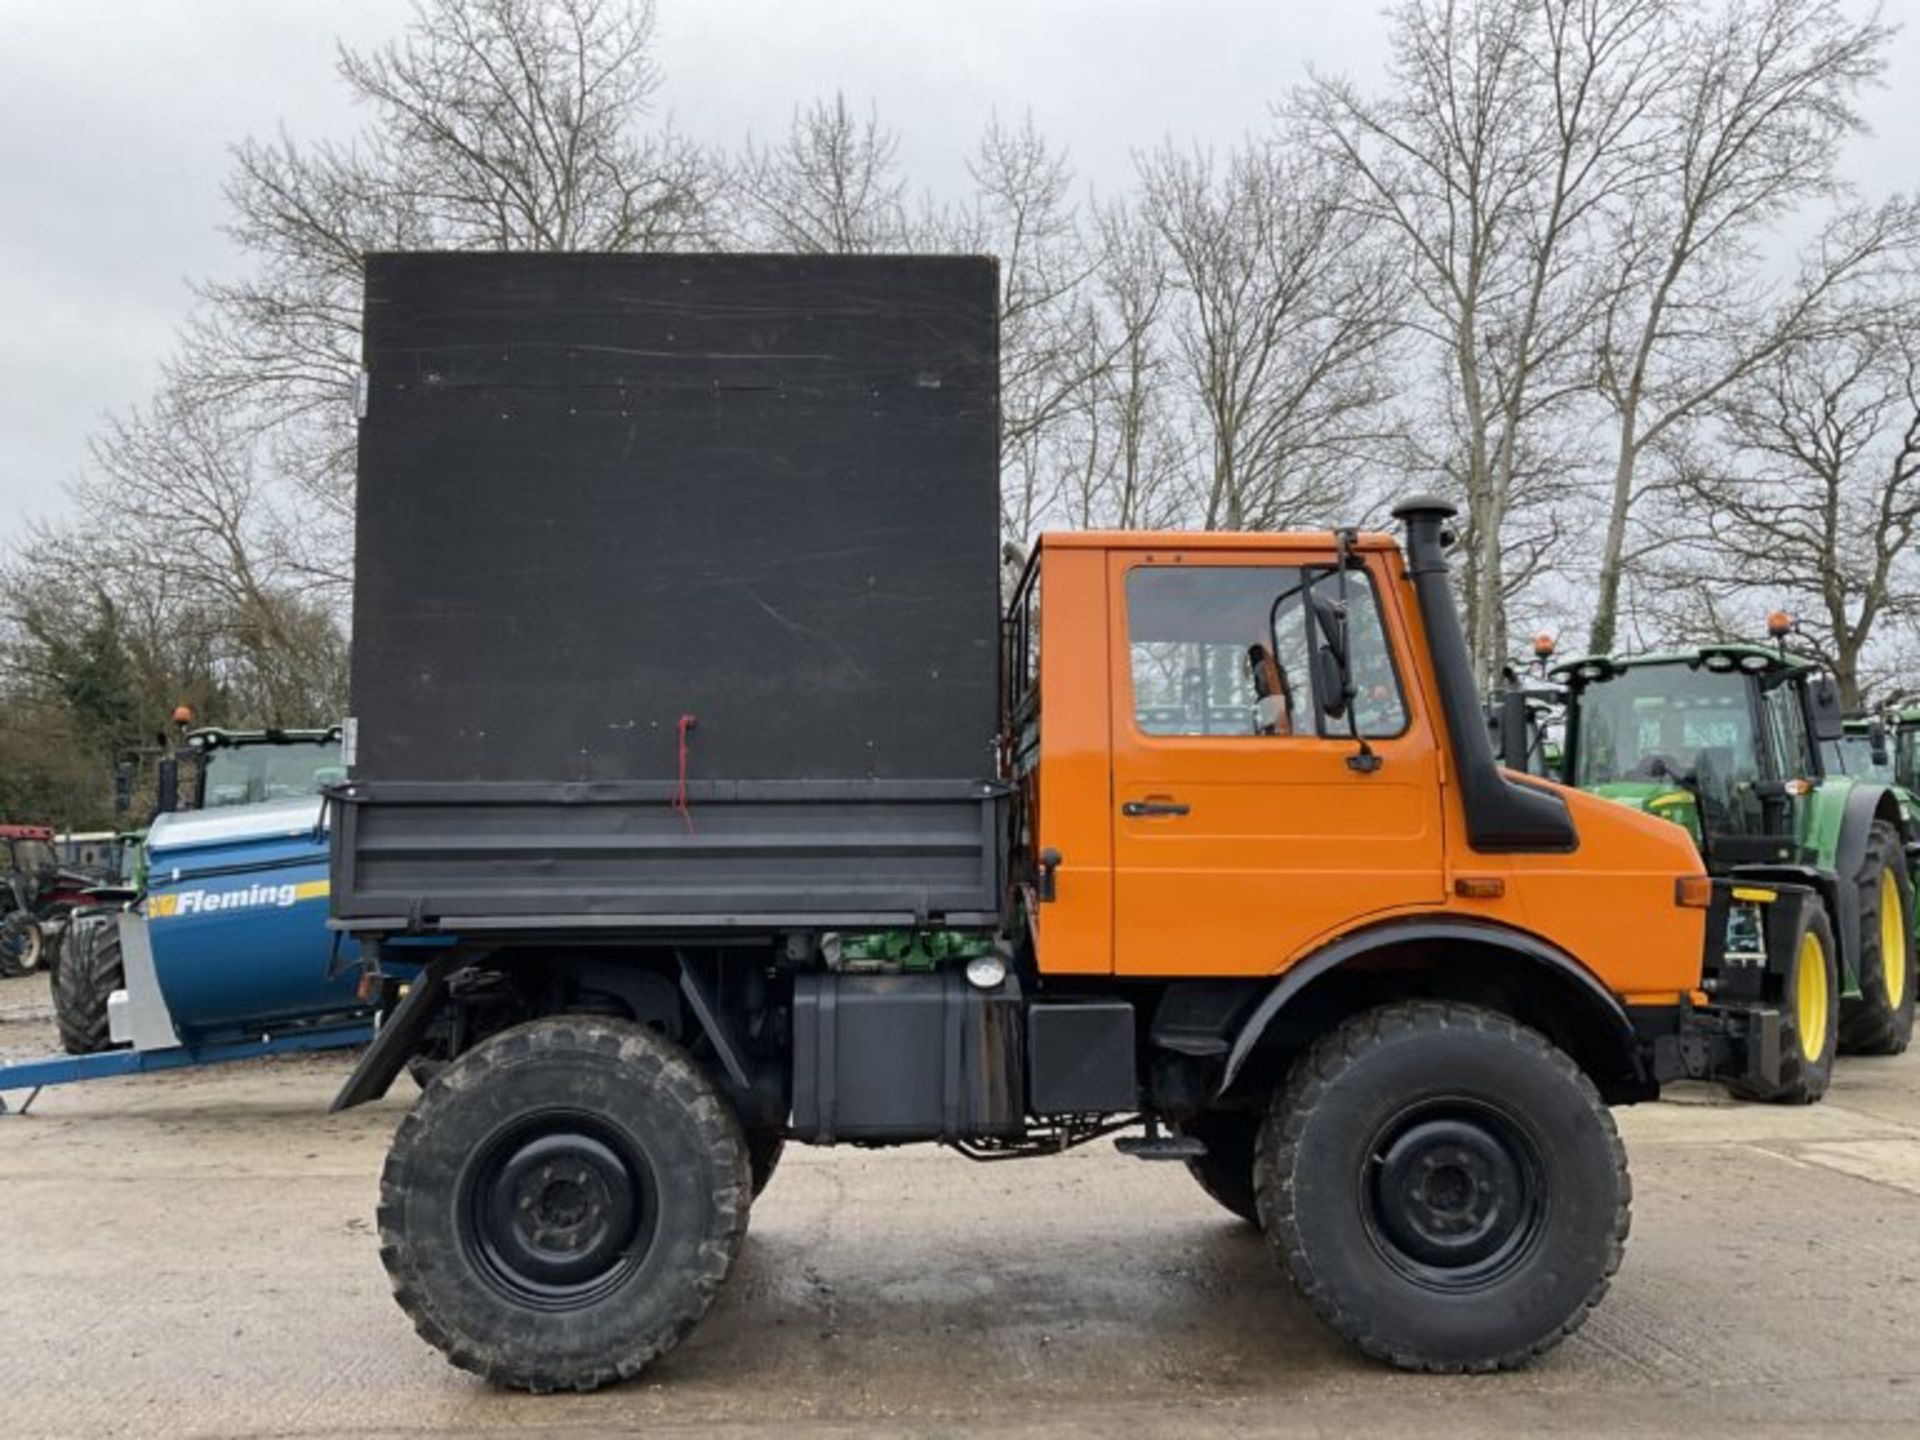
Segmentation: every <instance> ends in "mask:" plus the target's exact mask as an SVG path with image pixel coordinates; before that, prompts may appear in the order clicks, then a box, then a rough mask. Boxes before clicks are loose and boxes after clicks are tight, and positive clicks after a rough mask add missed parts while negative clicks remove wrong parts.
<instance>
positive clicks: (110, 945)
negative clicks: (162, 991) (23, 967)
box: [52, 911, 127, 1055]
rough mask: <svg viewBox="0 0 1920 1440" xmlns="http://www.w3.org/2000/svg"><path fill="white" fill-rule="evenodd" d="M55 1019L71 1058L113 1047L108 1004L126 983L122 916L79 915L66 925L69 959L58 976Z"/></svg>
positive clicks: (55, 980) (55, 979) (57, 969)
mask: <svg viewBox="0 0 1920 1440" xmlns="http://www.w3.org/2000/svg"><path fill="white" fill-rule="evenodd" d="M52 979H53V1018H54V1024H55V1026H56V1027H57V1028H58V1029H59V1031H60V1046H61V1048H62V1049H63V1050H65V1051H66V1052H67V1053H68V1054H69V1055H92V1054H95V1053H97V1052H99V1051H101V1050H111V1049H113V1048H114V1044H113V1035H112V1031H111V1029H110V1027H109V1026H108V1024H107V1000H108V999H109V997H111V996H112V994H113V992H114V991H116V990H118V989H120V988H121V987H123V986H124V985H125V984H126V983H127V980H126V968H125V965H124V964H123V962H122V960H121V955H120V916H119V913H118V912H117V911H108V912H106V913H103V914H94V915H76V916H74V917H73V919H72V920H71V921H69V922H68V924H67V946H66V954H65V956H63V957H62V959H61V961H60V964H59V965H57V966H55V967H54V971H53V977H52Z"/></svg>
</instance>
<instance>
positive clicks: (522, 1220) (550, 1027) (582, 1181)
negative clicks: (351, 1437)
mask: <svg viewBox="0 0 1920 1440" xmlns="http://www.w3.org/2000/svg"><path fill="white" fill-rule="evenodd" d="M749 1184H750V1176H749V1172H748V1168H747V1148H746V1143H745V1140H744V1138H743V1137H742V1135H741V1133H740V1126H739V1123H738V1121H737V1120H736V1119H735V1118H734V1114H733V1111H732V1109H731V1108H730V1107H729V1106H728V1105H727V1103H726V1102H725V1101H724V1100H723V1099H722V1098H721V1097H720V1095H719V1092H718V1091H716V1090H715V1088H714V1086H713V1083H712V1082H711V1081H710V1080H709V1079H708V1078H707V1076H706V1075H705V1073H704V1072H702V1071H701V1069H700V1067H699V1066H698V1065H696V1064H695V1063H694V1062H693V1060H692V1059H690V1058H689V1057H688V1055H687V1053H686V1051H684V1050H682V1049H681V1048H680V1047H679V1046H678V1045H676V1044H674V1043H673V1042H672V1041H671V1040H668V1039H667V1038H666V1037H665V1036H663V1035H661V1034H659V1033H658V1032H657V1031H654V1030H650V1029H648V1028H647V1027H645V1026H643V1025H638V1024H635V1023H633V1022H632V1021H628V1020H623V1019H615V1018H612V1017H608V1016H601V1015H565V1016H555V1017H552V1018H549V1019H544V1020H535V1021H532V1022H530V1023H528V1024H524V1025H518V1026H515V1027H514V1028H513V1029H511V1030H505V1031H502V1032H501V1033H500V1034H498V1035H495V1036H492V1037H491V1038H489V1039H487V1040H485V1041H483V1042H482V1043H481V1044H479V1045H476V1046H475V1047H474V1048H473V1049H471V1050H469V1051H467V1052H466V1053H465V1054H463V1055H461V1056H460V1057H459V1058H458V1059H456V1060H454V1061H453V1062H452V1063H450V1064H449V1065H448V1066H447V1068H446V1069H445V1070H444V1071H442V1072H441V1073H440V1074H439V1075H438V1076H436V1077H435V1078H434V1080H433V1082H432V1083H431V1084H430V1085H429V1086H428V1087H427V1089H426V1091H425V1092H424V1093H423V1094H422V1095H421V1096H420V1098H419V1100H418V1101H416V1102H415V1104H414V1107H413V1109H412V1110H411V1111H410V1112H409V1113H408V1115H407V1117H406V1118H405V1119H404V1120H402V1121H401V1122H400V1127H399V1129H398V1130H397V1131H396V1132H395V1134H394V1138H393V1146H392V1148H391V1149H390V1150H389V1151H388V1153H387V1163H386V1168H385V1170H384V1171H383V1172H382V1174H381V1177H380V1211H379V1222H380V1258H381V1260H382V1262H383V1263H384V1264H385V1265H386V1267H387V1272H388V1275H389V1277H390V1278H391V1279H392V1281H393V1293H394V1298H395V1299H396V1300H397V1301H399V1303H400V1308H401V1309H403V1310H405V1311H406V1312H407V1314H408V1315H409V1316H410V1317H411V1318H412V1320H413V1324H414V1328H415V1329H416V1330H417V1331H419V1333H420V1335H421V1337H422V1338H423V1339H425V1340H426V1341H427V1342H428V1343H429V1344H431V1345H433V1346H435V1347H437V1348H438V1349H439V1350H441V1351H442V1352H443V1353H444V1354H445V1355H446V1356H447V1358H448V1359H449V1360H451V1361H452V1362H453V1363H454V1364H455V1365H458V1366H460V1367H461V1368H462V1369H464V1370H471V1371H472V1372H474V1373H475V1374H477V1375H481V1376H484V1377H486V1378H487V1379H488V1380H490V1381H492V1382H493V1383H495V1384H498V1385H506V1386H512V1387H513V1388H515V1389H521V1390H532V1391H551V1390H581V1391H585V1390H592V1389H595V1388H597V1387H599V1386H601V1385H605V1384H608V1383H610V1382H612V1381H616V1380H624V1379H627V1378H629V1377H630V1376H633V1375H635V1374H638V1373H639V1371H640V1370H641V1369H642V1368H643V1367H644V1366H645V1365H646V1364H647V1363H648V1362H649V1361H651V1360H654V1359H656V1358H657V1357H659V1356H661V1355H664V1354H666V1353H667V1352H668V1351H669V1350H671V1349H673V1348H674V1346H676V1345H678V1344H679V1343H680V1341H681V1340H682V1339H683V1338H685V1336H686V1335H687V1333H688V1332H689V1331H690V1330H692V1329H693V1327H694V1325H695V1324H697V1323H698V1322H699V1320H700V1318H701V1317H702V1316H703V1315H705V1314H706V1312H707V1309H708V1307H709V1306H710V1305H711V1304H712V1303H713V1299H714V1296H715V1295H716V1294H718V1293H719V1290H720V1286H721V1284H722V1282H724V1281H725V1280H726V1278H727V1273H728V1271H729V1270H730V1269H731V1268H732V1266H733V1260H734V1256H735V1254H736V1253H737V1252H738V1250H739V1247H740V1239H741V1236H742V1234H743V1233H744V1232H745V1229H746V1223H747V1207H748V1186H749Z"/></svg>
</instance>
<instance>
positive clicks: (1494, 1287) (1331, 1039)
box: [1254, 1001, 1632, 1372]
mask: <svg viewBox="0 0 1920 1440" xmlns="http://www.w3.org/2000/svg"><path fill="white" fill-rule="evenodd" d="M1254 1180H1255V1187H1256V1191H1257V1194H1258V1197H1259V1205H1260V1218H1261V1224H1262V1226H1263V1228H1264V1229H1265V1230H1266V1232H1267V1237H1268V1240H1269V1242H1270V1243H1271V1244H1272V1246H1273V1249H1274V1251H1275V1252H1276V1253H1277V1254H1278V1256H1279V1258H1280V1260H1281V1262H1282V1263H1283V1264H1284V1265H1285V1266H1286V1268H1287V1271H1288V1273H1289V1274H1290V1275H1291V1276H1292V1277H1293V1281H1294V1284H1295V1285H1296V1286H1298V1287H1299V1289H1300V1291H1301V1293H1302V1294H1304V1295H1305V1296H1306V1298H1307V1299H1308V1300H1309V1301H1310V1302H1312V1304H1313V1307H1314V1309H1315V1310H1316V1311H1317V1312H1319V1315H1320V1317H1321V1318H1322V1319H1323V1320H1325V1321H1326V1322H1327V1324H1328V1325H1330V1326H1332V1327H1333V1329H1334V1330H1336V1331H1338V1332H1339V1333H1340V1334H1341V1335H1343V1336H1344V1337H1346V1338H1347V1339H1348V1340H1350V1341H1351V1342H1353V1343H1354V1344H1355V1345H1357V1346H1359V1347H1360V1348H1361V1349H1362V1350H1364V1351H1366V1352H1367V1353H1368V1354H1370V1355H1373V1356H1376V1357H1378V1358H1379V1359H1382V1360H1386V1361H1388V1362H1389V1363H1391V1364H1394V1365H1398V1366H1401V1367H1403V1368H1406V1369H1413V1370H1430V1371H1439V1372H1451V1371H1468V1370H1499V1369H1505V1368H1508V1367H1510V1366H1515V1365H1520V1364H1524V1363H1525V1362H1527V1361H1528V1360H1531V1359H1532V1358H1533V1357H1535V1356H1537V1355H1540V1354H1543V1353H1544V1352H1546V1351H1548V1350H1550V1349H1552V1348H1553V1347H1554V1346H1555V1345H1557V1344H1558V1343H1559V1342H1560V1341H1561V1340H1562V1339H1563V1338H1565V1337H1566V1336H1567V1335H1570V1334H1571V1333H1573V1331H1575V1330H1576V1329H1578V1328H1579V1327H1580V1325H1581V1323H1582V1322H1583V1321H1585V1319H1586V1318H1587V1313H1588V1312H1589V1311H1590V1310H1591V1309H1592V1308H1593V1307H1594V1305H1595V1304H1597V1303H1598V1302H1599V1300H1600V1297H1601V1296H1602V1295H1604V1294H1605V1293H1606V1290H1607V1284H1608V1281H1609V1278H1610V1277H1611V1276H1612V1274H1613V1272H1614V1271H1615V1270H1616V1269H1617V1268H1618V1267H1619V1264H1620V1255H1621V1249H1622V1247H1623V1245H1624V1243H1625V1241H1626V1237H1627V1228H1628V1222H1629V1218H1630V1215H1629V1209H1630V1200H1631V1197H1632V1187H1631V1185H1630V1183H1629V1181H1628V1178H1627V1160H1626V1152H1625V1150H1624V1149H1623V1148H1622V1147H1621V1144H1620V1137H1619V1135H1618V1133H1617V1132H1616V1131H1615V1130H1614V1127H1613V1117H1612V1116H1611V1115H1609V1114H1608V1113H1607V1108H1606V1106H1605V1104H1603V1103H1602V1101H1601V1099H1600V1096H1599V1093H1598V1092H1597V1091H1596V1090H1595V1089H1594V1087H1593V1085H1592V1083H1591V1082H1590V1081H1589V1080H1588V1079H1587V1077H1586V1076H1585V1075H1584V1074H1582V1073H1581V1071H1580V1069H1579V1067H1578V1066H1576V1065H1575V1064H1574V1063H1573V1061H1572V1060H1571V1059H1569V1058H1568V1057H1567V1056H1566V1055H1565V1054H1563V1053H1562V1052H1560V1051H1559V1050H1556V1049H1555V1048H1554V1047H1553V1046H1552V1045H1551V1044H1550V1043H1549V1042H1548V1041H1547V1039H1546V1038H1545V1037H1544V1036H1542V1035H1540V1034H1538V1033H1537V1032H1535V1031H1533V1030H1529V1029H1527V1028H1526V1027H1524V1026H1522V1025H1519V1024H1517V1023H1515V1022H1514V1021H1513V1020H1511V1019H1509V1018H1507V1017H1506V1016H1504V1015H1501V1014H1498V1013H1495V1012H1493V1011H1488V1010H1481V1009H1477V1008H1474V1007H1470V1006H1465V1005H1455V1004H1443V1003H1435V1002H1427V1001H1420V1002H1409V1003H1404V1004H1396V1005H1389V1006H1385V1007H1382V1008H1380V1009H1377V1010H1370V1011H1367V1012H1364V1013H1363V1014H1360V1015H1358V1016H1355V1017H1354V1018H1353V1019H1351V1020H1348V1021H1347V1022H1346V1023H1344V1024H1343V1025H1341V1026H1340V1027H1339V1028H1338V1029H1337V1030H1335V1031H1333V1032H1332V1033H1331V1034H1329V1035H1327V1036H1325V1037H1323V1038H1322V1039H1321V1040H1320V1041H1319V1042H1318V1043H1317V1044H1315V1045H1314V1046H1313V1048H1312V1049H1311V1050H1309V1051H1308V1052H1307V1053H1306V1055H1304V1056H1303V1057H1302V1058H1301V1059H1300V1060H1299V1062H1298V1063H1297V1064H1296V1065H1295V1066H1294V1069H1293V1072H1292V1074H1291V1075H1290V1076H1289V1077H1288V1080H1287V1083H1286V1084H1285V1085H1284V1086H1283V1087H1282V1088H1281V1091H1280V1093H1279V1094H1278V1095H1277V1096H1276V1097H1275V1099H1274V1102H1273V1104H1272V1107H1271V1109H1270V1110H1269V1112H1268V1115H1267V1118H1266V1121H1265V1123H1264V1124H1263V1125H1262V1126H1261V1129H1260V1137H1259V1145H1258V1150H1257V1153H1256V1158H1255V1164H1254Z"/></svg>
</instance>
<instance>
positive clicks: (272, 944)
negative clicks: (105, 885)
mask: <svg viewBox="0 0 1920 1440" xmlns="http://www.w3.org/2000/svg"><path fill="white" fill-rule="evenodd" d="M327 849H328V845H327V831H326V818H325V811H324V802H323V801H322V800H320V799H319V798H318V797H317V796H303V797H299V798H296V799H289V800H274V801H268V802H266V803H265V804H260V805H247V806H236V807H230V808H224V809H217V810H207V811H200V812H197V813H195V812H187V813H179V814H171V815H163V816H161V817H160V818H159V819H157V820H156V821H155V822H154V824H153V829H152V830H151V831H150V832H148V836H147V899H146V914H147V931H148V935H149V938H150V943H151V945H152V947H153V965H154V972H155V976H156V979H157V980H158V982H159V987H160V993H161V996H162V997H163V998H164V999H165V1001H166V1003H167V1008H168V1010H169V1011H170V1012H171V1015H172V1018H173V1024H174V1028H175V1029H176V1030H177V1031H178V1032H179V1034H180V1038H181V1039H182V1040H193V1039H196V1038H206V1037H210V1036H215V1035H221V1034H226V1033H231V1032H257V1031H260V1030H263V1029H266V1028H269V1027H285V1026H286V1025H288V1024H290V1023H297V1022H300V1021H307V1020H318V1019H321V1018H324V1017H329V1016H340V1015H346V1014H352V1013H354V1012H356V1011H360V1010H362V1009H364V1008H365V1007H363V1006H361V1005H360V1003H359V1001H358V1000H357V999H356V997H355V993H354V991H355V987H356V985H357V984H358V981H359V975H360V971H359V965H358V963H357V962H358V960H359V947H358V946H357V945H355V943H354V942H353V940H352V939H351V938H349V937H347V936H343V935H336V933H335V932H334V931H331V930H329V929H328V928H327V895H328V876H327Z"/></svg>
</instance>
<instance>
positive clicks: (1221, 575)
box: [1127, 565, 1406, 737]
mask: <svg viewBox="0 0 1920 1440" xmlns="http://www.w3.org/2000/svg"><path fill="white" fill-rule="evenodd" d="M1332 584H1333V581H1332V578H1331V576H1330V575H1328V573H1327V572H1326V571H1324V570H1316V569H1312V568H1307V569H1301V568H1299V567H1296V566H1290V565H1234V566H1225V565H1219V566H1203V565H1164V566H1155V565H1146V566H1140V567H1138V568H1136V569H1134V570H1131V571H1129V572H1128V574H1127V632H1128V654H1129V660H1130V666H1131V671H1132V678H1133V715H1134V724H1135V726H1136V727H1137V728H1138V729H1139V730H1140V732H1141V733H1142V734H1145V735H1251V736H1285V735H1330V736H1335V737H1339V736H1344V735H1346V734H1347V733H1348V731H1347V722H1346V720H1345V719H1344V718H1343V719H1341V720H1338V721H1330V720H1328V719H1327V717H1326V716H1325V715H1324V713H1323V712H1322V708H1321V705H1320V703H1319V697H1317V696H1316V695H1315V693H1314V688H1313V679H1312V664H1311V659H1312V647H1313V644H1314V643H1315V642H1314V638H1313V635H1312V632H1311V631H1310V630H1309V629H1308V624H1307V622H1308V621H1309V619H1310V618H1311V617H1310V615H1309V614H1308V611H1307V607H1306V605H1305V603H1304V597H1305V594H1306V590H1307V587H1308V586H1315V587H1324V588H1322V589H1320V590H1319V591H1318V593H1323V594H1325V595H1326V596H1327V597H1328V598H1331V597H1332V594H1333V590H1332ZM1347 591H1348V603H1349V612H1348V615H1349V619H1348V632H1349V642H1348V643H1349V646H1350V649H1351V652H1352V656H1353V668H1354V682H1355V687H1356V689H1357V690H1358V692H1359V695H1358V699H1357V700H1356V701H1355V705H1354V718H1355V719H1356V720H1357V721H1358V722H1359V725H1360V733H1361V734H1363V735H1366V736H1368V737H1383V736H1390V735H1397V734H1399V733H1400V732H1401V731H1402V730H1404V729H1405V728H1406V705H1405V702H1404V700H1403V699H1402V697H1401V693H1400V687H1399V682H1398V679H1397V677H1396V676H1395V674H1394V671H1393V662H1392V658H1391V654H1390V652H1389V650H1388V648H1387V641H1386V634H1385V632H1384V630H1383V629H1382V625H1381V619H1380V613H1379V607H1378V605H1377V603H1376V601H1375V597H1374V594H1373V590H1372V586H1371V585H1370V584H1369V583H1368V579H1367V576H1366V575H1365V573H1364V572H1361V571H1354V572H1351V573H1350V574H1349V575H1348V579H1347Z"/></svg>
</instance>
